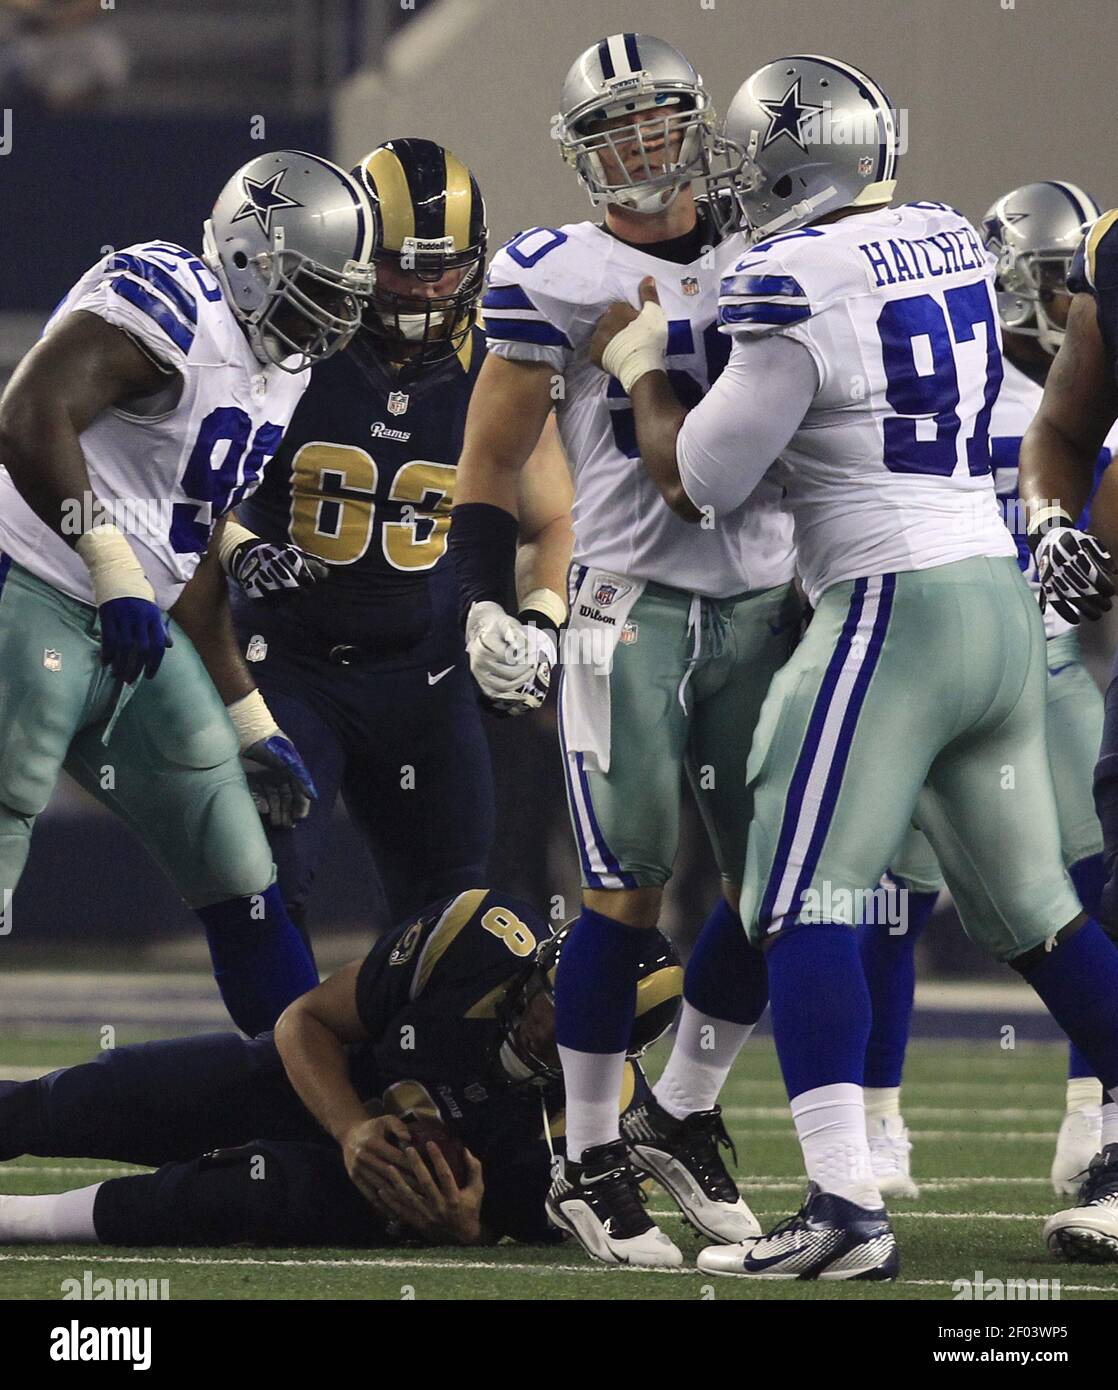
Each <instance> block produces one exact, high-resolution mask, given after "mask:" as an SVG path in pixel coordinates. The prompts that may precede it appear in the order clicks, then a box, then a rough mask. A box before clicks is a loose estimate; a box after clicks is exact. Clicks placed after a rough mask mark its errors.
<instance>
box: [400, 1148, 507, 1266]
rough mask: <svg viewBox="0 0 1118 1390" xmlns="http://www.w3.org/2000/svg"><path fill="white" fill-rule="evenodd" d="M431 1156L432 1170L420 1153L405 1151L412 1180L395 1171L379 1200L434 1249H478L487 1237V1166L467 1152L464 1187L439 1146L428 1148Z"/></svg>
mask: <svg viewBox="0 0 1118 1390" xmlns="http://www.w3.org/2000/svg"><path fill="white" fill-rule="evenodd" d="M427 1153H428V1155H429V1158H430V1163H431V1168H428V1166H427V1164H426V1163H425V1162H424V1160H423V1155H422V1154H421V1153H420V1152H419V1150H418V1149H416V1148H408V1149H405V1150H404V1157H405V1158H406V1159H407V1161H408V1165H409V1169H410V1171H409V1174H408V1176H407V1177H404V1175H403V1173H402V1172H401V1170H400V1169H398V1168H393V1169H392V1170H391V1173H390V1174H389V1177H388V1180H387V1181H386V1182H383V1183H381V1184H380V1185H379V1187H378V1188H377V1191H376V1200H377V1201H378V1202H379V1203H380V1205H381V1206H382V1207H384V1208H385V1209H387V1210H388V1211H389V1212H391V1213H392V1215H393V1216H394V1217H395V1219H396V1220H397V1221H399V1222H400V1223H401V1224H402V1225H403V1226H406V1227H407V1228H408V1229H409V1230H412V1231H414V1232H415V1233H416V1235H419V1236H421V1237H422V1238H423V1239H424V1240H426V1241H428V1242H429V1243H430V1244H432V1245H442V1244H451V1245H478V1244H479V1243H480V1242H481V1240H482V1235H483V1233H482V1225H481V1199H482V1196H483V1195H484V1192H485V1184H484V1183H483V1181H482V1175H481V1164H480V1163H479V1162H478V1160H477V1159H476V1158H475V1157H474V1156H473V1154H472V1153H470V1151H469V1149H466V1150H465V1155H466V1186H465V1187H459V1186H458V1184H457V1183H456V1182H455V1181H454V1174H453V1173H452V1172H451V1171H450V1166H449V1164H448V1163H447V1161H446V1159H445V1158H444V1157H443V1154H442V1150H441V1149H440V1148H439V1146H438V1144H434V1143H431V1144H428V1145H427ZM432 1169H433V1170H434V1175H432V1171H431V1170H432Z"/></svg>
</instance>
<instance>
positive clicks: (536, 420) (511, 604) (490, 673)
mask: <svg viewBox="0 0 1118 1390" xmlns="http://www.w3.org/2000/svg"><path fill="white" fill-rule="evenodd" d="M554 378H555V368H554V366H553V365H552V364H551V363H548V362H525V361H511V360H509V359H506V358H503V357H500V356H498V355H497V354H495V353H490V354H489V356H488V357H487V358H486V359H485V363H484V365H483V366H482V369H481V371H480V373H479V374H478V380H477V385H476V386H475V388H474V393H473V396H472V398H471V401H470V410H469V414H468V416H467V418H466V435H465V439H464V441H463V447H462V455H461V458H460V460H459V463H458V481H457V484H456V487H455V505H454V511H453V514H452V522H451V527H450V549H451V553H452V555H453V557H454V565H455V571H456V573H457V576H458V595H459V605H460V609H461V612H462V616H463V620H464V624H465V629H466V648H467V651H468V653H469V656H470V669H471V671H472V673H473V676H474V679H475V680H476V681H477V683H478V685H479V687H480V689H481V691H482V694H483V695H484V696H485V698H486V700H487V702H488V704H489V708H490V709H492V710H494V711H495V712H496V713H501V714H520V713H522V712H524V711H525V710H529V709H537V708H539V706H540V705H541V704H542V703H543V701H544V699H545V698H546V696H547V689H548V684H549V682H550V674H551V666H552V665H553V664H554V662H555V659H556V655H557V653H556V650H555V642H554V639H553V637H552V636H551V634H550V632H548V631H547V629H548V628H550V629H551V630H552V631H557V630H558V628H559V627H561V626H562V624H563V622H564V621H565V618H566V603H565V600H564V599H563V598H562V592H563V589H564V587H565V581H563V580H559V581H558V588H557V589H556V588H553V587H552V585H553V584H554V583H556V582H557V580H558V575H557V570H558V564H557V554H556V549H555V533H553V535H552V536H551V537H550V538H549V544H548V545H547V546H546V549H545V550H537V552H536V556H535V560H534V561H532V560H529V561H527V562H525V564H526V566H531V565H532V564H535V565H537V566H538V567H539V570H540V574H541V576H543V575H544V571H545V570H546V572H547V578H548V579H550V582H544V583H541V584H539V585H536V586H534V588H533V589H532V590H529V591H526V593H525V597H526V598H527V597H528V596H529V594H531V597H532V599H533V602H532V604H531V609H532V612H531V613H528V612H524V613H523V614H522V618H523V621H521V619H520V618H518V617H516V616H514V612H515V611H517V610H518V609H519V605H518V603H517V595H516V588H517V543H518V541H519V540H520V539H521V538H522V530H521V525H520V506H521V501H522V498H523V496H524V495H525V493H526V492H527V493H528V494H529V495H531V494H534V493H535V492H536V491H537V490H539V488H538V484H537V487H533V486H532V482H531V479H533V478H538V476H539V475H540V474H547V473H548V472H549V471H551V472H554V471H556V469H555V451H556V450H557V449H558V444H557V441H556V440H555V439H554V438H551V439H549V438H548V437H547V435H546V433H545V428H544V427H545V424H546V422H547V418H548V415H549V414H550V413H551V407H552V382H553V381H554ZM541 436H543V442H542V444H541ZM537 446H539V450H540V452H538V453H536V454H535V462H534V463H533V466H532V468H531V469H530V470H529V473H528V479H529V481H528V482H527V485H526V484H525V479H524V470H525V469H526V467H527V466H528V464H529V460H530V459H532V458H533V455H534V451H537ZM549 453H550V458H551V463H550V464H549V463H548V457H549ZM540 460H542V462H541V461H540ZM564 472H565V468H564ZM530 506H531V507H532V510H533V512H535V513H536V514H535V515H534V516H530V517H529V524H530V527H534V526H535V525H536V524H537V517H538V512H536V509H535V507H534V504H530ZM527 539H528V541H529V543H532V542H533V541H537V542H538V541H540V540H541V539H542V537H541V534H540V531H538V530H535V531H531V532H530V534H529V535H528V537H527ZM559 544H560V546H561V539H560V542H559ZM521 573H522V574H525V573H528V570H527V568H526V569H525V570H522V571H521ZM530 579H531V576H530V575H529V580H530ZM541 605H542V606H541ZM536 614H539V615H540V616H541V617H543V618H546V620H547V621H546V623H544V624H537V625H536V626H534V627H533V626H532V624H531V620H532V618H533V616H534V615H536Z"/></svg>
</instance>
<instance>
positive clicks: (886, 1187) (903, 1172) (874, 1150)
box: [866, 1115, 920, 1197]
mask: <svg viewBox="0 0 1118 1390" xmlns="http://www.w3.org/2000/svg"><path fill="white" fill-rule="evenodd" d="M866 1137H867V1139H868V1140H869V1144H870V1164H871V1165H872V1168H873V1176H874V1179H875V1180H876V1182H877V1187H878V1191H879V1192H880V1193H881V1195H882V1196H883V1197H919V1196H920V1189H919V1187H917V1185H916V1184H915V1183H914V1182H913V1181H912V1173H911V1172H910V1171H909V1154H910V1153H911V1152H912V1143H911V1141H910V1140H909V1137H908V1130H907V1129H906V1128H905V1122H904V1120H902V1119H901V1117H900V1116H899V1115H880V1116H875V1117H874V1118H873V1119H872V1120H871V1119H869V1118H867V1119H866Z"/></svg>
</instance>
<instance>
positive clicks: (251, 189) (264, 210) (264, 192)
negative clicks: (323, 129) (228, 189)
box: [232, 169, 305, 238]
mask: <svg viewBox="0 0 1118 1390" xmlns="http://www.w3.org/2000/svg"><path fill="white" fill-rule="evenodd" d="M286 173H287V170H286V169H281V170H280V171H279V173H278V174H273V175H272V177H271V178H270V179H265V180H264V181H263V182H262V183H257V181H256V180H255V179H250V178H249V177H248V175H247V174H246V175H245V177H244V179H242V183H243V184H244V188H245V200H244V202H243V203H242V204H241V206H240V207H239V208H238V209H237V211H236V214H235V215H234V217H233V219H232V220H233V221H234V222H241V221H243V219H244V218H246V217H255V218H256V221H257V225H258V226H259V228H260V230H261V231H262V232H263V233H264V235H265V236H266V237H269V238H270V237H271V235H272V215H273V214H274V213H275V212H276V210H277V209H278V208H301V207H304V206H305V204H303V203H300V202H299V200H298V199H297V198H289V197H288V196H287V194H286V193H284V192H283V191H282V189H281V188H280V180H281V179H282V178H283V176H284V174H286Z"/></svg>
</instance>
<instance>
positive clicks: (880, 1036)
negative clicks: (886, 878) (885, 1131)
mask: <svg viewBox="0 0 1118 1390" xmlns="http://www.w3.org/2000/svg"><path fill="white" fill-rule="evenodd" d="M896 882H897V885H898V887H899V888H900V889H902V890H903V891H905V892H906V893H907V897H906V898H905V899H904V901H905V903H906V904H907V914H906V915H905V916H904V917H903V918H902V921H903V922H904V924H905V927H906V930H905V931H904V932H900V933H898V934H896V935H893V934H892V933H891V932H890V930H889V926H888V924H887V923H885V922H866V923H863V924H862V926H860V927H859V928H858V949H859V953H860V954H861V957H862V969H863V971H864V972H865V977H866V985H867V986H868V988H869V992H870V1008H871V1010H872V1014H873V1021H872V1023H871V1025H870V1040H869V1045H868V1046H867V1048H866V1085H867V1086H899V1085H900V1084H901V1074H902V1072H903V1071H904V1059H905V1052H906V1050H907V1048H908V1030H909V1025H910V1024H911V1022H912V1000H913V995H914V993H915V989H916V959H915V952H916V942H917V940H918V939H919V937H920V933H921V932H922V931H923V930H924V928H925V926H926V925H927V923H928V918H929V917H931V915H932V911H933V909H934V908H935V905H936V900H937V899H938V897H939V893H938V892H937V893H914V892H912V891H911V890H907V889H905V886H904V884H903V883H901V881H900V880H899V879H898V880H896Z"/></svg>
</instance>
